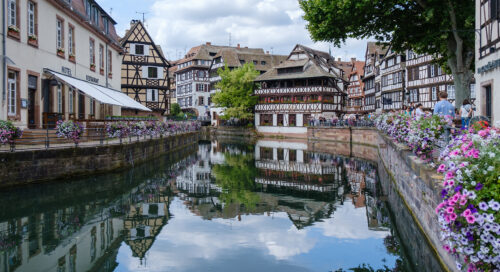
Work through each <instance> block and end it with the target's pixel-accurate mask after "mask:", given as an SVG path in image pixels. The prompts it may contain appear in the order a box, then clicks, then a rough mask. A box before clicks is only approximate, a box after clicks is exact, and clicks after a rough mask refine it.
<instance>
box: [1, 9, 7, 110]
mask: <svg viewBox="0 0 500 272" xmlns="http://www.w3.org/2000/svg"><path fill="white" fill-rule="evenodd" d="M5 31H6V29H5V0H2V68H3V73H2V104H3V103H4V102H5V87H6V86H5V74H6V73H7V62H6V58H7V53H6V51H7V50H6V49H5Z"/></svg>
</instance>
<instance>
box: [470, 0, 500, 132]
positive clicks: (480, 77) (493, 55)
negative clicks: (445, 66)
mask: <svg viewBox="0 0 500 272" xmlns="http://www.w3.org/2000/svg"><path fill="white" fill-rule="evenodd" d="M475 28H476V29H478V30H479V31H480V35H479V37H477V36H476V50H475V51H476V75H475V78H476V87H475V89H476V103H475V104H476V106H477V110H476V115H483V116H486V117H488V118H490V120H491V121H492V123H493V124H494V123H495V122H498V121H500V107H498V106H497V107H494V105H495V103H497V104H498V102H500V3H498V1H496V0H485V1H481V0H476V27H475Z"/></svg>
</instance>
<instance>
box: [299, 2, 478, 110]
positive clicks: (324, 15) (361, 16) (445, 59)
mask: <svg viewBox="0 0 500 272" xmlns="http://www.w3.org/2000/svg"><path fill="white" fill-rule="evenodd" d="M474 5H475V1H472V0H414V1H411V0H300V6H301V8H302V9H303V10H304V12H305V15H304V19H305V20H306V21H307V22H308V24H307V29H308V30H309V32H310V34H311V36H312V38H313V40H315V41H329V42H333V43H334V44H335V45H337V46H340V44H341V43H342V42H345V40H346V39H347V38H369V37H375V38H376V39H377V40H378V41H380V42H390V43H391V45H392V48H393V49H394V50H395V51H396V52H403V51H404V50H406V49H411V50H413V51H415V52H417V53H426V54H431V55H434V56H435V57H439V59H438V62H439V64H440V65H441V66H443V67H444V68H446V67H445V65H447V68H448V69H446V70H447V71H451V73H452V75H453V76H454V81H455V82H454V83H455V90H456V102H457V106H460V105H461V104H462V101H463V99H465V98H469V97H470V88H469V85H470V83H471V82H472V80H473V76H474V73H473V69H474V39H475V25H474V22H475V14H474V12H475V6H474Z"/></svg>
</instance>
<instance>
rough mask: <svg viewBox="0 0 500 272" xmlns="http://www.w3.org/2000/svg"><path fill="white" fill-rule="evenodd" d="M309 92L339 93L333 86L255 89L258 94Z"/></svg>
mask: <svg viewBox="0 0 500 272" xmlns="http://www.w3.org/2000/svg"><path fill="white" fill-rule="evenodd" d="M308 93H339V91H338V90H337V89H335V88H333V87H321V86H316V87H310V86H309V87H294V88H267V89H258V90H255V94H256V95H266V94H308Z"/></svg>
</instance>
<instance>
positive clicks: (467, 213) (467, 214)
mask: <svg viewBox="0 0 500 272" xmlns="http://www.w3.org/2000/svg"><path fill="white" fill-rule="evenodd" d="M470 215H472V212H471V211H470V209H467V210H465V211H464V212H463V213H462V216H463V217H468V216H470Z"/></svg>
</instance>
